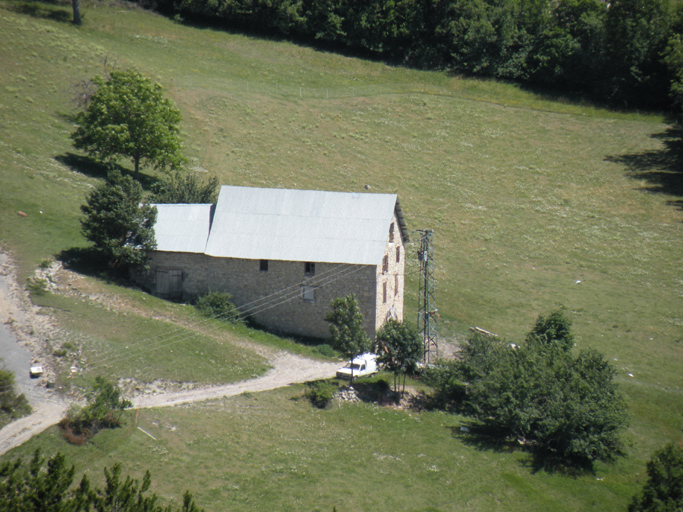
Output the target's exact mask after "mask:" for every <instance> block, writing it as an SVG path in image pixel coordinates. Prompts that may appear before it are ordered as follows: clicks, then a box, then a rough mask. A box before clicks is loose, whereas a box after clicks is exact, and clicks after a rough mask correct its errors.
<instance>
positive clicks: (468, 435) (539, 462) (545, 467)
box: [447, 420, 595, 477]
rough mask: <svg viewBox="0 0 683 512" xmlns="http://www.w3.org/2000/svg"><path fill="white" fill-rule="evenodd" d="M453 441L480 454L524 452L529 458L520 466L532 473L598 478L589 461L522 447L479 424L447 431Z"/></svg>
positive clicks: (527, 446) (528, 446) (483, 424)
mask: <svg viewBox="0 0 683 512" xmlns="http://www.w3.org/2000/svg"><path fill="white" fill-rule="evenodd" d="M447 428H449V429H450V430H451V433H452V435H453V437H455V438H456V439H459V440H460V441H462V443H463V444H465V445H467V446H471V447H473V448H474V449H475V450H477V451H493V452H497V453H512V452H523V453H525V454H526V455H527V456H526V457H524V458H523V459H521V460H520V461H519V463H520V464H521V465H522V466H523V467H525V468H527V469H529V470H531V472H532V473H538V472H540V471H543V472H545V473H557V474H561V475H564V476H570V477H579V476H584V475H590V474H594V473H595V472H594V470H593V465H592V464H586V462H585V461H571V460H566V459H563V458H561V457H558V456H556V455H555V454H553V453H548V452H545V451H542V450H539V449H538V447H537V446H534V445H533V444H527V443H522V442H520V441H518V440H513V439H510V438H509V437H508V436H506V435H505V434H504V433H503V432H500V431H498V430H495V429H492V428H491V427H490V426H489V425H486V424H485V423H482V422H480V421H477V420H466V421H464V422H462V424H460V425H457V426H451V427H447Z"/></svg>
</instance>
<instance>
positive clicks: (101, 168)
mask: <svg viewBox="0 0 683 512" xmlns="http://www.w3.org/2000/svg"><path fill="white" fill-rule="evenodd" d="M55 160H57V161H58V162H59V163H60V164H62V165H65V166H67V167H68V168H69V169H71V170H72V171H74V172H77V173H80V174H83V175H85V176H90V177H91V178H98V179H106V177H107V173H108V172H109V171H111V170H114V169H116V170H118V171H119V172H120V173H121V175H122V176H130V177H132V178H133V179H135V175H134V174H135V173H134V172H133V171H131V170H129V169H126V168H125V167H123V166H121V165H119V164H104V163H101V162H98V161H97V160H94V159H92V158H89V157H87V156H82V155H76V154H74V153H70V152H67V153H64V154H63V155H57V156H56V157H55ZM137 181H138V182H139V183H140V185H142V189H143V190H145V191H149V190H151V188H152V185H154V184H155V183H156V182H157V181H159V179H158V178H155V177H154V176H150V175H148V174H145V173H143V172H140V174H139V176H138V179H137Z"/></svg>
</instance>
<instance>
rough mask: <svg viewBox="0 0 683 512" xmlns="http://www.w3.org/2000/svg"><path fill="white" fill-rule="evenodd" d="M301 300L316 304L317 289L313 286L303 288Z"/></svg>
mask: <svg viewBox="0 0 683 512" xmlns="http://www.w3.org/2000/svg"><path fill="white" fill-rule="evenodd" d="M301 298H302V299H303V300H305V301H306V302H315V287H313V286H302V287H301Z"/></svg>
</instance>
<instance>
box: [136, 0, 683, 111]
mask: <svg viewBox="0 0 683 512" xmlns="http://www.w3.org/2000/svg"><path fill="white" fill-rule="evenodd" d="M139 1H140V3H143V4H146V6H149V5H150V2H153V7H154V8H156V9H157V10H159V11H160V12H163V13H165V14H167V15H172V16H176V17H178V19H185V20H188V21H193V22H201V23H211V24H214V25H219V26H223V27H226V28H230V29H238V30H244V31H248V32H252V33H254V32H256V33H260V34H264V35H268V36H275V37H285V38H290V39H292V40H295V41H300V42H306V43H309V44H314V45H317V46H321V47H325V48H328V49H334V50H340V51H345V52H353V53H354V54H356V55H361V56H366V57H372V58H378V59H384V60H387V61H390V62H393V63H400V64H404V65H408V66H413V67H419V68H428V69H447V70H450V71H452V72H455V73H459V74H464V75H470V76H479V77H491V78H498V79H508V80H515V81H518V82H521V83H524V84H527V85H529V86H534V87H539V86H540V87H544V88H550V89H553V90H557V91H559V92H561V93H563V94H580V95H587V96H589V97H592V98H594V99H595V100H598V101H601V102H608V103H610V104H612V105H614V106H617V107H622V108H655V109H665V110H671V111H672V112H673V111H680V107H681V103H682V102H683V38H682V33H683V2H681V1H680V0H612V1H609V2H608V1H606V0H139Z"/></svg>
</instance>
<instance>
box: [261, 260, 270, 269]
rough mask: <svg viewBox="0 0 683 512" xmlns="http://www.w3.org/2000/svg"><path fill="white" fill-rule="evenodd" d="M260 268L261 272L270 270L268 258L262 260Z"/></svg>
mask: <svg viewBox="0 0 683 512" xmlns="http://www.w3.org/2000/svg"><path fill="white" fill-rule="evenodd" d="M259 268H260V269H261V272H268V260H261V263H260V265H259Z"/></svg>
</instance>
